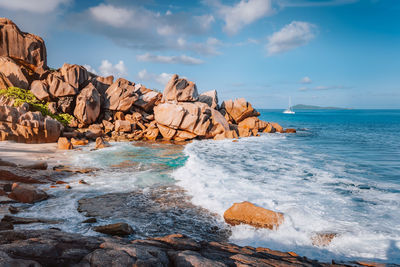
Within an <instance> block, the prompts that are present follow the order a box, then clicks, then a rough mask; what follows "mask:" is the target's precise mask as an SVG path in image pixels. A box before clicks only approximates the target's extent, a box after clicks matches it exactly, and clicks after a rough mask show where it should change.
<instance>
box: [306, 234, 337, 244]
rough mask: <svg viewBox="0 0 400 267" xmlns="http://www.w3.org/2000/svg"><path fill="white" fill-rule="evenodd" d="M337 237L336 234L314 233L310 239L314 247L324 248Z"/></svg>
mask: <svg viewBox="0 0 400 267" xmlns="http://www.w3.org/2000/svg"><path fill="white" fill-rule="evenodd" d="M336 236H337V234H336V233H315V234H314V235H313V236H312V237H311V241H312V244H313V245H314V246H316V247H326V246H328V245H329V244H330V243H331V242H332V240H333V239H334V238H335V237H336Z"/></svg>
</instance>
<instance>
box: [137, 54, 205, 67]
mask: <svg viewBox="0 0 400 267" xmlns="http://www.w3.org/2000/svg"><path fill="white" fill-rule="evenodd" d="M136 58H137V60H138V61H142V62H157V63H168V64H186V65H198V64H202V63H204V61H203V60H201V59H198V58H194V57H190V56H187V55H180V56H160V55H153V54H150V53H146V54H143V55H138V56H137V57H136Z"/></svg>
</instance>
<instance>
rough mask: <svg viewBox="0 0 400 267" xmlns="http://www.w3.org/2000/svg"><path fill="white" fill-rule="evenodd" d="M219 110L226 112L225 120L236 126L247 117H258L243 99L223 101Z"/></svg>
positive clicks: (256, 112) (257, 113)
mask: <svg viewBox="0 0 400 267" xmlns="http://www.w3.org/2000/svg"><path fill="white" fill-rule="evenodd" d="M221 109H223V110H225V111H226V114H227V116H228V118H227V120H228V121H232V122H233V123H236V124H237V123H239V122H241V121H242V120H244V119H246V118H248V117H257V116H259V115H260V113H259V112H258V111H256V110H255V109H254V108H253V107H252V106H251V104H250V103H249V102H247V101H246V100H245V99H244V98H239V99H235V100H234V101H233V100H227V101H224V102H222V105H221Z"/></svg>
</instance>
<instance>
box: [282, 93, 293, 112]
mask: <svg viewBox="0 0 400 267" xmlns="http://www.w3.org/2000/svg"><path fill="white" fill-rule="evenodd" d="M283 113H284V114H295V112H294V111H293V110H292V98H291V97H289V107H288V108H287V109H285V110H284V111H283Z"/></svg>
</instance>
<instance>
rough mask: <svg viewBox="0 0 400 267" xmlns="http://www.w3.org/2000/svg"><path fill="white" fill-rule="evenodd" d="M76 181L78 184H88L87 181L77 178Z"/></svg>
mask: <svg viewBox="0 0 400 267" xmlns="http://www.w3.org/2000/svg"><path fill="white" fill-rule="evenodd" d="M78 183H79V184H86V185H88V183H87V182H86V181H85V180H79V182H78Z"/></svg>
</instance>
